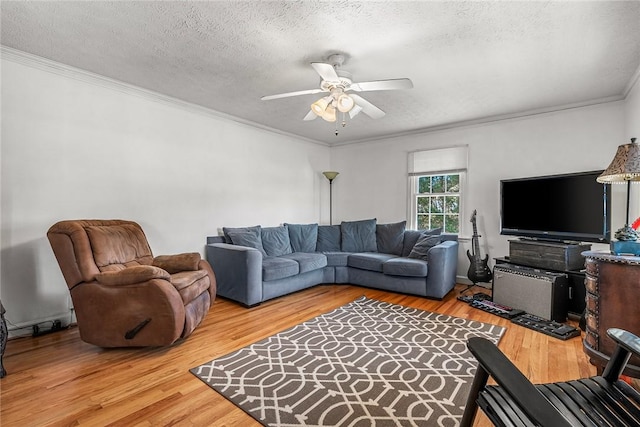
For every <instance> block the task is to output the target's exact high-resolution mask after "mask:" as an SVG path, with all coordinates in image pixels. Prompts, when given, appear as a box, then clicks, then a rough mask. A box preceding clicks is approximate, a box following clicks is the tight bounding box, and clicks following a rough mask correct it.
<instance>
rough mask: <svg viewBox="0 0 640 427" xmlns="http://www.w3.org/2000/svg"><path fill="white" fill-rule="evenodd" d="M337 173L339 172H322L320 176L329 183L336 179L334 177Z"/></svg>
mask: <svg viewBox="0 0 640 427" xmlns="http://www.w3.org/2000/svg"><path fill="white" fill-rule="evenodd" d="M339 173H340V172H334V171H326V172H322V175H324V176H326V177H327V179H328V180H329V181H333V180H334V179H336V176H338V174H339Z"/></svg>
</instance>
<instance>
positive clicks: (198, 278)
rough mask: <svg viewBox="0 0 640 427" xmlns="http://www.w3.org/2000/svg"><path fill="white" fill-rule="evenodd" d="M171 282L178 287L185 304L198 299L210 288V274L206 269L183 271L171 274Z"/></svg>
mask: <svg viewBox="0 0 640 427" xmlns="http://www.w3.org/2000/svg"><path fill="white" fill-rule="evenodd" d="M171 284H172V285H173V286H174V287H175V288H176V290H177V291H178V293H179V294H180V298H182V302H183V303H184V304H188V303H190V302H191V301H193V300H194V299H196V298H197V297H198V296H199V295H200V294H201V293H203V292H205V291H206V290H207V289H209V286H210V282H209V275H208V274H207V272H206V270H196V271H181V272H180V273H174V274H172V275H171Z"/></svg>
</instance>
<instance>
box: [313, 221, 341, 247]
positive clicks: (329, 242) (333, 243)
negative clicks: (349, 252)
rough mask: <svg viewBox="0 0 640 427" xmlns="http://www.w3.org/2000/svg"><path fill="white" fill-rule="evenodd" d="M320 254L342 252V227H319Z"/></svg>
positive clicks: (318, 245) (318, 244)
mask: <svg viewBox="0 0 640 427" xmlns="http://www.w3.org/2000/svg"><path fill="white" fill-rule="evenodd" d="M316 251H318V252H340V226H339V225H319V226H318V243H317V245H316Z"/></svg>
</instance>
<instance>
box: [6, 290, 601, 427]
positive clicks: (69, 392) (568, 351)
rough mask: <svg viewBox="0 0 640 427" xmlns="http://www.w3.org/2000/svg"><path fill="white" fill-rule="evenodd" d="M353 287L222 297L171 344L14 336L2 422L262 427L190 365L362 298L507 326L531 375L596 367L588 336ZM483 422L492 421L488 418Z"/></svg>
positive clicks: (569, 375) (449, 302) (74, 335)
mask: <svg viewBox="0 0 640 427" xmlns="http://www.w3.org/2000/svg"><path fill="white" fill-rule="evenodd" d="M461 289H464V288H463V287H462V285H458V287H457V289H456V290H455V291H454V292H451V293H450V294H449V295H447V296H446V297H445V298H444V299H443V300H442V301H437V300H430V299H425V298H422V297H416V296H409V295H402V294H396V293H392V292H384V291H379V290H375V289H367V288H363V287H358V286H350V285H322V286H317V287H314V288H311V289H308V290H305V291H302V292H297V293H294V294H292V295H287V296H284V297H281V298H277V299H275V300H272V301H268V302H266V303H263V304H261V305H260V306H258V307H254V308H251V309H247V308H245V307H242V306H240V305H238V304H236V303H234V302H232V301H228V300H225V299H222V298H218V299H217V300H216V301H215V303H214V304H213V307H212V308H211V310H210V312H209V314H208V316H207V317H206V319H205V320H204V322H203V324H202V325H200V326H199V327H198V328H197V329H196V330H195V331H194V332H193V334H192V335H191V336H190V337H189V338H187V339H186V340H182V341H181V342H178V343H176V344H174V345H173V346H171V347H168V348H129V349H101V348H98V347H95V346H93V345H90V344H87V343H84V342H82V341H81V340H80V336H79V333H78V329H77V328H75V327H72V328H70V329H68V330H64V331H60V332H56V333H54V334H50V335H43V336H41V337H37V338H31V337H28V338H18V339H13V340H10V341H9V343H8V344H7V349H6V352H5V358H4V365H5V368H6V369H7V372H8V375H7V376H6V377H5V378H3V379H2V380H0V425H2V426H36V425H37V426H74V425H79V426H83V425H87V426H88V425H91V426H95V425H101V426H106V425H109V426H158V425H162V426H169V425H196V426H231V427H235V426H238V427H240V426H242V427H247V426H259V425H260V424H259V423H257V422H256V421H255V420H254V419H253V418H251V417H250V416H249V415H247V414H246V413H244V412H243V411H242V410H240V409H238V408H237V407H236V406H235V405H233V404H232V403H231V402H229V401H228V400H227V399H225V398H224V397H222V396H221V395H219V394H218V393H216V392H215V391H213V390H211V389H210V388H209V387H208V386H207V385H205V384H204V383H203V382H202V381H200V380H199V379H197V378H196V377H195V376H194V375H192V374H191V373H190V372H189V369H191V368H193V367H195V366H198V365H200V364H202V363H205V362H208V361H209V360H211V359H214V358H216V357H219V356H222V355H225V354H227V353H230V352H232V351H235V350H237V349H239V348H242V347H244V346H247V345H249V344H252V343H254V342H256V341H259V340H261V339H263V338H266V337H268V336H271V335H273V334H275V333H278V332H280V331H282V330H285V329H287V328H290V327H292V326H294V325H296V324H298V323H301V322H304V321H305V320H308V319H311V318H313V317H315V316H317V315H319V314H322V313H326V312H328V311H331V310H333V309H335V308H337V307H340V306H342V305H344V304H346V303H348V302H350V301H353V300H354V299H356V298H358V297H360V296H363V295H364V296H367V297H368V298H374V299H378V300H382V301H387V302H390V303H393V304H402V305H406V306H410V307H415V308H419V309H422V310H428V311H432V312H438V313H443V314H447V315H451V316H456V317H461V318H465V319H472V320H477V321H480V322H486V323H492V324H496V325H500V326H504V327H506V328H507V332H506V333H505V335H504V337H503V338H502V341H501V342H500V348H501V349H502V351H504V352H505V353H506V354H507V356H508V357H509V358H510V359H512V360H513V361H514V363H515V364H516V366H518V368H519V369H521V370H522V371H523V372H525V374H526V375H528V376H529V377H530V379H532V380H533V381H535V382H546V381H564V380H569V379H575V378H578V377H585V376H590V375H594V374H595V368H594V367H593V366H592V365H591V364H589V362H588V360H587V358H586V356H585V355H584V352H583V351H582V341H581V339H580V338H574V339H570V340H567V341H561V340H557V339H554V338H551V337H548V336H546V335H543V334H540V333H537V332H534V331H531V330H529V329H526V328H524V327H522V326H518V325H515V324H513V323H511V322H509V321H508V320H506V319H503V318H500V317H497V316H494V315H492V314H489V313H486V312H484V311H481V310H477V309H474V308H472V307H470V306H469V305H468V304H465V303H462V302H460V301H458V300H457V299H456V296H457V295H458V292H459V291H460V290H461ZM475 425H476V426H477V427H484V426H490V425H491V423H490V422H489V421H488V420H487V419H486V418H485V417H484V416H483V415H482V414H480V416H479V417H478V419H477V420H476V423H475Z"/></svg>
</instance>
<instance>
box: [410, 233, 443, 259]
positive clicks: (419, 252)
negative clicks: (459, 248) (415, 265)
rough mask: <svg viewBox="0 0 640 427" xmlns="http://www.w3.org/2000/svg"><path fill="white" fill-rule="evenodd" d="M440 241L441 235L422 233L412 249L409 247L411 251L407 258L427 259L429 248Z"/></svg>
mask: <svg viewBox="0 0 640 427" xmlns="http://www.w3.org/2000/svg"><path fill="white" fill-rule="evenodd" d="M440 243H442V236H441V235H439V234H435V235H430V234H422V235H420V237H419V238H418V241H417V242H416V244H415V245H413V249H411V252H410V253H409V258H416V259H421V260H424V261H428V257H427V253H428V252H429V249H431V248H432V247H434V246H435V245H438V244H440Z"/></svg>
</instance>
